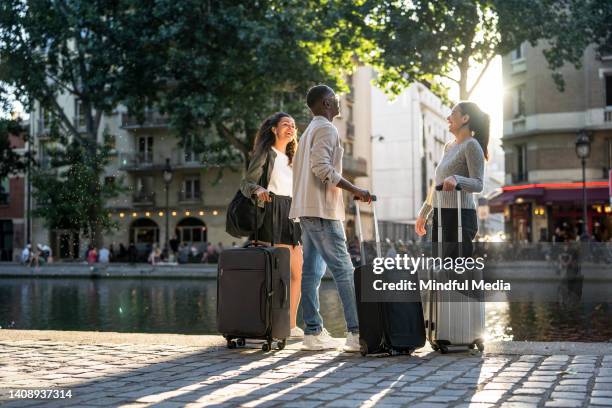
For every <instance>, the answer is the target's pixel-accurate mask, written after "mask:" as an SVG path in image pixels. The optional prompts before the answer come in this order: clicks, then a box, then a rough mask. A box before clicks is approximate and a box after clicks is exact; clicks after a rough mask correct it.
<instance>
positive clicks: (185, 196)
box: [178, 191, 202, 203]
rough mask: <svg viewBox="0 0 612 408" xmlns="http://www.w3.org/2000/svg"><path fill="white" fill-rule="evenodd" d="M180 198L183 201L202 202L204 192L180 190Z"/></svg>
mask: <svg viewBox="0 0 612 408" xmlns="http://www.w3.org/2000/svg"><path fill="white" fill-rule="evenodd" d="M178 200H179V202H181V203H184V202H201V201H202V192H201V191H179V193H178Z"/></svg>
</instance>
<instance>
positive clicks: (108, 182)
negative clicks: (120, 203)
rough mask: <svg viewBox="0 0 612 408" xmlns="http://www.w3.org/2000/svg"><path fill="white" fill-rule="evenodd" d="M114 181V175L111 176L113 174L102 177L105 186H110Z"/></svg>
mask: <svg viewBox="0 0 612 408" xmlns="http://www.w3.org/2000/svg"><path fill="white" fill-rule="evenodd" d="M115 181H116V180H115V177H113V176H107V177H104V185H105V186H112V185H114V184H115Z"/></svg>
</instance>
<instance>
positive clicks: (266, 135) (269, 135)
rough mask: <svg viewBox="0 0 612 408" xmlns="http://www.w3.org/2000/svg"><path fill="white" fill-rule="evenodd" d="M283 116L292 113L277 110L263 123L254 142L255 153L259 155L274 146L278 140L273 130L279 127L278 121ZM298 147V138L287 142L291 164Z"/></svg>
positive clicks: (287, 153)
mask: <svg viewBox="0 0 612 408" xmlns="http://www.w3.org/2000/svg"><path fill="white" fill-rule="evenodd" d="M282 118H291V115H289V114H288V113H285V112H276V113H275V114H273V115H270V116H268V118H266V120H264V121H263V122H262V123H261V126H259V130H258V131H257V135H256V136H255V143H254V144H253V155H258V154H261V153H263V152H267V151H268V150H270V149H271V148H272V146H273V145H274V142H275V141H276V136H274V132H272V128H273V127H277V126H278V123H279V122H280V121H281V119H282ZM296 148H297V140H295V138H294V139H293V140H292V141H290V142H289V143H288V144H287V148H286V149H285V154H286V155H287V157H288V158H289V165H291V163H292V162H293V156H294V155H295V149H296Z"/></svg>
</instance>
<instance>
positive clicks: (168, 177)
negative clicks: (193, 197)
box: [163, 158, 172, 257]
mask: <svg viewBox="0 0 612 408" xmlns="http://www.w3.org/2000/svg"><path fill="white" fill-rule="evenodd" d="M163 176H164V183H165V184H166V211H165V212H166V251H167V252H166V253H167V254H168V257H170V218H169V211H168V206H169V203H168V201H169V194H170V182H171V181H172V167H171V166H170V159H168V158H167V159H166V166H165V167H164V175H163Z"/></svg>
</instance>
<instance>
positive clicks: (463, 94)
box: [459, 58, 470, 101]
mask: <svg viewBox="0 0 612 408" xmlns="http://www.w3.org/2000/svg"><path fill="white" fill-rule="evenodd" d="M464 61H465V62H464ZM469 70H470V64H469V58H465V59H464V60H462V61H461V63H460V64H459V99H460V100H462V101H466V100H468V99H469V97H470V94H469V92H468V71H469Z"/></svg>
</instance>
